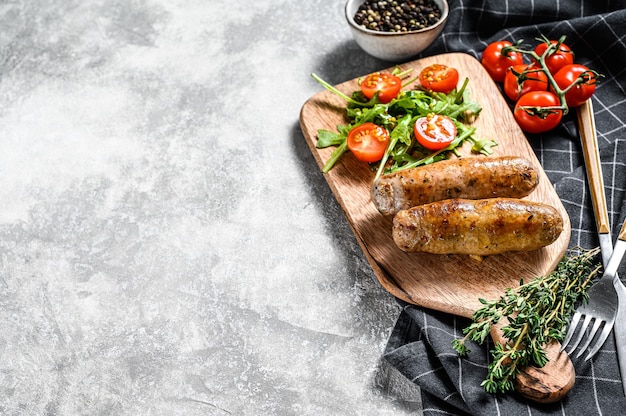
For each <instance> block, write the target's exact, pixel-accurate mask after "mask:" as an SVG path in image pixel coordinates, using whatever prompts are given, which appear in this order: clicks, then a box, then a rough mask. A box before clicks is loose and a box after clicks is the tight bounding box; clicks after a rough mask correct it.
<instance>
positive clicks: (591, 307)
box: [561, 100, 618, 360]
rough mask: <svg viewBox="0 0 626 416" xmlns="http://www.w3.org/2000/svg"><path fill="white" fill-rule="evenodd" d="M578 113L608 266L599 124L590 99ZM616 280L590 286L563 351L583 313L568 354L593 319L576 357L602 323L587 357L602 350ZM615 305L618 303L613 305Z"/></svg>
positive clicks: (612, 319)
mask: <svg viewBox="0 0 626 416" xmlns="http://www.w3.org/2000/svg"><path fill="white" fill-rule="evenodd" d="M577 115H578V129H579V131H580V136H581V142H582V148H583V155H584V158H585V167H586V170H587V180H588V182H589V189H590V191H591V201H592V203H593V211H594V214H595V219H596V226H597V231H598V236H599V239H600V247H601V249H602V256H603V260H605V259H606V261H603V264H604V266H605V267H607V266H608V264H607V263H608V257H609V254H610V252H611V251H612V248H613V247H612V241H611V239H610V238H611V237H610V226H609V216H608V210H607V206H606V197H605V194H604V181H603V178H602V168H601V165H600V153H599V149H598V141H597V139H596V126H595V119H594V114H593V107H592V102H591V100H587V101H586V102H585V103H583V104H582V105H581V106H580V107H579V108H578V112H577ZM605 270H606V269H605ZM616 279H618V278H614V279H613V280H616ZM613 283H614V281H613V282H612V281H609V278H608V277H607V278H605V277H604V276H603V278H602V279H600V281H599V282H597V283H596V284H595V285H594V286H592V287H591V289H590V290H589V293H588V294H589V302H588V303H586V304H584V305H582V306H581V307H579V308H578V310H577V311H576V313H575V314H574V316H573V318H572V321H571V322H570V326H569V328H568V331H567V334H566V336H565V340H564V341H563V343H562V347H561V350H564V349H565V348H566V347H567V346H568V343H569V342H570V340H571V339H572V337H573V335H574V333H575V331H576V327H577V325H578V322H579V321H580V319H581V317H582V316H585V320H584V321H583V325H582V327H581V329H580V332H579V333H578V336H577V338H576V340H575V341H574V342H573V343H572V344H570V345H569V350H568V354H571V353H572V352H573V351H574V350H575V349H576V347H577V346H578V344H579V343H580V341H581V340H582V337H583V336H584V334H585V330H586V329H587V327H588V326H589V324H590V322H591V321H592V320H594V318H595V321H594V326H593V327H592V332H591V333H590V334H589V335H588V337H587V340H586V342H585V344H584V345H583V346H582V347H581V348H580V351H579V352H578V355H577V356H576V357H580V355H582V353H583V352H584V351H585V349H586V348H587V347H588V346H589V344H590V343H591V341H592V340H593V337H594V335H595V333H596V332H597V331H598V329H599V327H600V326H601V325H602V323H603V322H604V328H603V331H602V333H601V334H600V336H599V337H598V340H597V341H596V342H595V344H594V345H593V347H592V348H591V350H590V351H589V353H588V354H587V356H586V357H585V360H588V359H590V358H592V357H593V356H594V355H595V354H596V353H597V352H598V351H599V350H600V348H601V347H602V345H604V342H605V341H606V339H607V338H608V336H609V334H610V333H611V329H612V328H613V325H614V323H615V316H616V314H617V303H618V297H617V292H616V288H615V286H614V285H613ZM612 305H616V306H614V307H613V306H612ZM600 315H601V316H600Z"/></svg>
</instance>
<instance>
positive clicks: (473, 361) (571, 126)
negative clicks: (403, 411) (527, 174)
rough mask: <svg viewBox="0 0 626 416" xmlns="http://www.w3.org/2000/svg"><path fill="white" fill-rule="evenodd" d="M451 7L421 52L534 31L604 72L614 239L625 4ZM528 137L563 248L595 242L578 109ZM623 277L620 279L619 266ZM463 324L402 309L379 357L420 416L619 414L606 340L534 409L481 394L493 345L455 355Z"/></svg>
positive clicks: (516, 1)
mask: <svg viewBox="0 0 626 416" xmlns="http://www.w3.org/2000/svg"><path fill="white" fill-rule="evenodd" d="M449 4H450V16H449V21H448V22H447V24H446V27H445V29H444V32H443V35H442V36H441V38H440V39H438V40H437V41H436V42H435V43H434V44H433V45H432V46H431V47H430V48H429V49H427V50H426V51H425V52H424V53H423V54H422V56H429V55H435V54H439V53H446V52H469V53H470V54H472V55H474V56H475V57H476V58H480V56H481V52H482V50H483V49H484V48H485V47H486V46H487V44H489V43H490V42H492V41H496V40H502V39H505V40H511V41H514V40H518V39H524V40H527V41H528V42H529V43H531V42H533V43H534V39H535V38H537V37H539V36H541V35H545V36H547V37H548V38H551V39H558V38H560V37H561V36H562V35H566V36H567V40H566V43H567V44H568V45H569V46H570V47H571V48H572V50H573V51H574V52H575V53H576V62H577V63H581V64H583V65H587V66H589V67H591V68H593V69H595V70H596V71H598V72H600V73H602V74H603V75H604V78H602V79H601V82H600V84H599V85H598V87H597V89H596V93H595V95H594V96H593V98H592V100H593V107H594V110H595V116H596V127H597V133H598V141H599V147H600V158H601V162H602V170H603V176H604V184H605V192H606V197H607V204H608V209H609V217H610V220H611V226H612V232H613V235H614V236H615V235H616V234H617V232H618V231H619V229H620V226H621V223H622V222H623V221H624V219H626V1H623V0H621V1H615V0H614V1H611V0H588V1H580V0H579V1H574V0H558V1H555V0H481V1H479V0H450V1H449ZM528 139H529V140H530V141H531V144H532V146H533V148H534V150H535V152H536V154H537V157H538V158H539V160H540V162H541V163H542V164H543V167H544V169H545V171H546V173H547V174H548V176H549V178H550V180H551V181H552V183H553V184H554V187H555V189H556V191H557V193H558V194H559V196H560V198H561V199H562V201H563V203H564V205H565V208H566V209H567V212H568V214H569V217H570V220H571V224H572V237H571V243H570V246H581V247H586V248H591V247H596V246H598V240H597V237H596V226H595V219H594V216H593V209H592V205H591V200H590V197H589V188H588V185H587V181H586V174H585V167H584V160H583V156H582V152H581V146H580V139H579V136H578V129H577V125H576V118H575V112H570V114H569V115H568V116H566V117H565V118H564V122H563V123H562V124H561V126H559V127H558V128H557V129H555V130H553V131H551V132H548V133H546V134H542V135H536V136H531V135H529V137H528ZM614 240H615V237H614ZM620 274H621V276H622V279H623V280H624V281H625V282H626V279H625V277H626V267H624V266H622V267H621V268H620ZM469 323H470V321H469V320H467V319H464V318H459V317H455V316H451V315H448V314H444V313H439V312H436V311H431V310H425V309H422V308H418V307H415V306H411V305H406V304H405V305H404V309H403V311H402V313H401V315H400V317H399V318H398V321H397V322H396V326H395V328H394V331H393V333H392V335H391V337H390V338H389V341H388V344H387V347H386V350H385V354H384V359H385V360H386V361H387V362H388V363H389V364H391V366H393V367H394V368H395V369H397V370H398V371H399V372H400V373H402V374H403V375H404V376H405V377H406V378H407V379H408V380H411V381H412V382H414V383H416V384H417V385H418V386H419V387H420V389H421V392H422V405H423V412H424V414H425V415H446V414H448V415H458V414H461V415H463V414H471V415H548V414H549V415H584V416H592V415H626V398H625V397H624V394H623V393H622V386H621V381H620V377H619V369H618V367H617V356H616V353H615V341H614V339H613V336H610V337H609V340H608V341H607V342H606V344H605V345H604V347H603V349H602V350H601V351H600V352H599V353H598V355H596V357H595V358H594V359H593V360H591V361H586V362H584V361H582V358H581V359H575V358H574V359H573V363H574V366H575V368H576V384H575V386H574V388H573V389H572V391H571V392H570V393H569V395H568V396H567V397H566V398H565V399H564V400H562V401H561V402H559V403H555V404H550V405H540V404H536V403H532V402H529V401H527V400H525V399H523V398H522V397H520V396H518V395H516V394H515V393H512V394H507V395H501V396H495V395H490V394H487V393H485V392H484V390H483V389H482V387H480V383H481V382H482V380H483V379H484V378H485V375H486V373H487V365H488V362H489V353H488V350H489V348H491V347H492V345H491V344H488V345H484V346H478V345H470V347H471V350H472V353H471V354H470V356H469V357H468V358H467V359H460V358H459V357H458V356H457V354H456V352H455V351H454V350H453V349H452V347H451V342H452V340H453V339H454V338H460V337H462V330H463V328H465V327H466V326H468V325H469Z"/></svg>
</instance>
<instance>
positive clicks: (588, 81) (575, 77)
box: [554, 64, 597, 107]
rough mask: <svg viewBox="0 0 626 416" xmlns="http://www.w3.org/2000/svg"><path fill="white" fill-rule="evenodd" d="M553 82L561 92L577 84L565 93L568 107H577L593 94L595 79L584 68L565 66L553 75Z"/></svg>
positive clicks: (576, 65)
mask: <svg viewBox="0 0 626 416" xmlns="http://www.w3.org/2000/svg"><path fill="white" fill-rule="evenodd" d="M554 81H555V82H556V84H557V85H558V86H559V88H560V89H562V90H564V89H566V88H567V87H569V86H570V85H572V84H573V83H574V82H577V84H576V85H575V86H574V87H572V88H571V89H569V90H568V91H567V92H566V93H565V101H566V102H567V106H568V107H578V106H579V105H581V104H582V103H584V102H585V101H587V99H589V97H591V96H592V95H593V93H594V92H595V90H596V81H597V77H596V74H595V73H594V72H592V71H591V70H590V69H589V68H587V67H586V66H584V65H580V64H571V65H565V66H564V67H563V68H561V69H560V70H559V72H557V73H556V74H554Z"/></svg>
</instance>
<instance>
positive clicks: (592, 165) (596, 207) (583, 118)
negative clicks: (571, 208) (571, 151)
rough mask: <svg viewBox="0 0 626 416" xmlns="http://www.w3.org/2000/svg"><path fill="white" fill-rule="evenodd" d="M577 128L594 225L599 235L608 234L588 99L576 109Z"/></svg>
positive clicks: (592, 120) (602, 184) (590, 104)
mask: <svg viewBox="0 0 626 416" xmlns="http://www.w3.org/2000/svg"><path fill="white" fill-rule="evenodd" d="M576 114H577V116H578V128H579V134H580V139H581V143H582V147H583V156H584V158H585V166H586V168H587V178H588V181H589V188H590V191H591V202H592V204H593V212H594V214H595V217H596V224H597V227H598V233H599V234H609V233H610V232H611V227H610V225H609V214H608V209H607V206H606V197H605V195H604V180H603V178H602V168H601V165H600V152H599V149H598V140H597V138H596V123H595V120H594V117H593V105H592V103H591V99H588V100H587V101H585V102H584V103H583V104H581V105H580V106H579V107H578V111H577V112H576Z"/></svg>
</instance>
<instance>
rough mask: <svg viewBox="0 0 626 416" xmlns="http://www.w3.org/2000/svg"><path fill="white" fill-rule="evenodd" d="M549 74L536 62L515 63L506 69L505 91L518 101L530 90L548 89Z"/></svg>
mask: <svg viewBox="0 0 626 416" xmlns="http://www.w3.org/2000/svg"><path fill="white" fill-rule="evenodd" d="M547 90H548V76H547V75H546V74H545V72H543V71H542V70H541V68H539V67H538V66H536V65H534V64H530V65H526V64H522V65H514V66H512V67H510V68H509V69H508V70H507V71H506V76H505V77H504V93H505V94H506V96H507V97H509V98H510V99H511V100H512V101H517V100H518V99H519V98H520V97H521V96H522V95H524V94H526V93H527V92H530V91H547Z"/></svg>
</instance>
